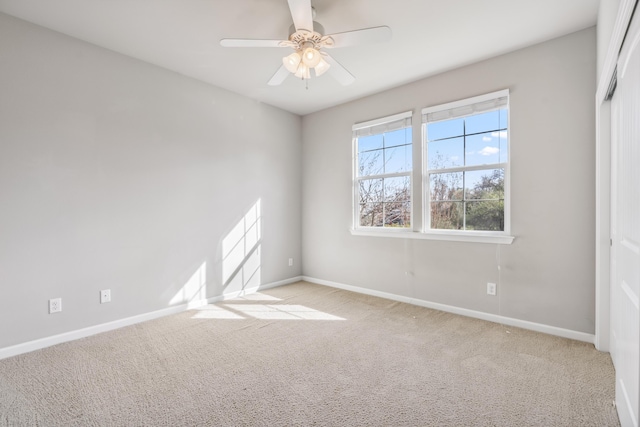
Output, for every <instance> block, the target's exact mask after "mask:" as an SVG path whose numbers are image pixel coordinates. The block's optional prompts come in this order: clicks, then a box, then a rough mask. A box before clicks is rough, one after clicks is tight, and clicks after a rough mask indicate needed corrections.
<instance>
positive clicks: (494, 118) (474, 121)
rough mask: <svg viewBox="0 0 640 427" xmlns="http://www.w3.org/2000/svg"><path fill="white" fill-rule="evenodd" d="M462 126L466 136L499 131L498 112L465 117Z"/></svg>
mask: <svg viewBox="0 0 640 427" xmlns="http://www.w3.org/2000/svg"><path fill="white" fill-rule="evenodd" d="M464 126H465V133H466V134H467V135H469V134H473V133H479V132H487V131H493V130H498V129H501V128H500V110H496V111H490V112H488V113H482V114H476V115H473V116H468V117H465V119H464ZM505 126H506V124H505Z"/></svg>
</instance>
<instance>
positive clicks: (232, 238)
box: [222, 199, 262, 294]
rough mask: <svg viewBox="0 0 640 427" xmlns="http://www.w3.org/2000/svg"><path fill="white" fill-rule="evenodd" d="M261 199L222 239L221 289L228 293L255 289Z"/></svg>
mask: <svg viewBox="0 0 640 427" xmlns="http://www.w3.org/2000/svg"><path fill="white" fill-rule="evenodd" d="M261 241H262V216H261V207H260V199H258V200H257V201H256V202H255V203H254V204H253V206H251V207H250V208H249V210H248V211H247V212H246V213H245V215H244V216H243V217H242V218H241V219H240V221H238V223H237V224H236V225H235V226H234V227H233V229H232V230H231V231H230V232H229V233H228V234H227V235H226V236H225V238H224V239H223V240H222V289H223V293H225V294H229V293H234V292H241V291H244V290H246V289H251V288H257V287H258V286H260V284H261V280H260V263H261V257H260V243H261Z"/></svg>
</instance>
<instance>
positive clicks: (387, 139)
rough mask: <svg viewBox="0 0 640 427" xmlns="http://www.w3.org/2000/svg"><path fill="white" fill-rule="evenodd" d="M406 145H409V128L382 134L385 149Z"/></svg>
mask: <svg viewBox="0 0 640 427" xmlns="http://www.w3.org/2000/svg"><path fill="white" fill-rule="evenodd" d="M406 144H411V128H404V129H398V130H394V131H393V132H387V133H385V134H384V147H385V148H389V147H396V146H398V145H406Z"/></svg>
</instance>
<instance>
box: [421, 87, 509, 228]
mask: <svg viewBox="0 0 640 427" xmlns="http://www.w3.org/2000/svg"><path fill="white" fill-rule="evenodd" d="M508 113H509V92H508V90H505V91H500V92H495V93H492V94H488V95H484V96H479V97H475V98H471V99H467V100H463V101H457V102H453V103H450V104H445V105H441V106H437V107H430V108H425V109H424V110H423V111H422V122H423V150H424V153H425V160H424V167H423V169H424V171H425V173H424V180H423V186H424V189H423V197H424V201H425V203H424V206H425V209H424V216H425V218H424V224H425V225H424V229H425V231H426V232H434V231H437V230H447V231H449V232H451V231H452V230H456V231H454V232H459V231H466V232H469V231H471V232H480V234H491V233H493V234H495V233H496V232H499V233H500V234H505V233H506V232H508V231H509V210H508V176H509V160H508V159H509V152H508V132H509V126H508Z"/></svg>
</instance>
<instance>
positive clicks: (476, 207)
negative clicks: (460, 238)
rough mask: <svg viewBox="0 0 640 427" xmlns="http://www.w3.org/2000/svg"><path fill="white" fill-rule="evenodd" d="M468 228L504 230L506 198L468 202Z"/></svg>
mask: <svg viewBox="0 0 640 427" xmlns="http://www.w3.org/2000/svg"><path fill="white" fill-rule="evenodd" d="M466 225H467V230H485V231H504V200H487V201H483V202H467V206H466Z"/></svg>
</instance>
